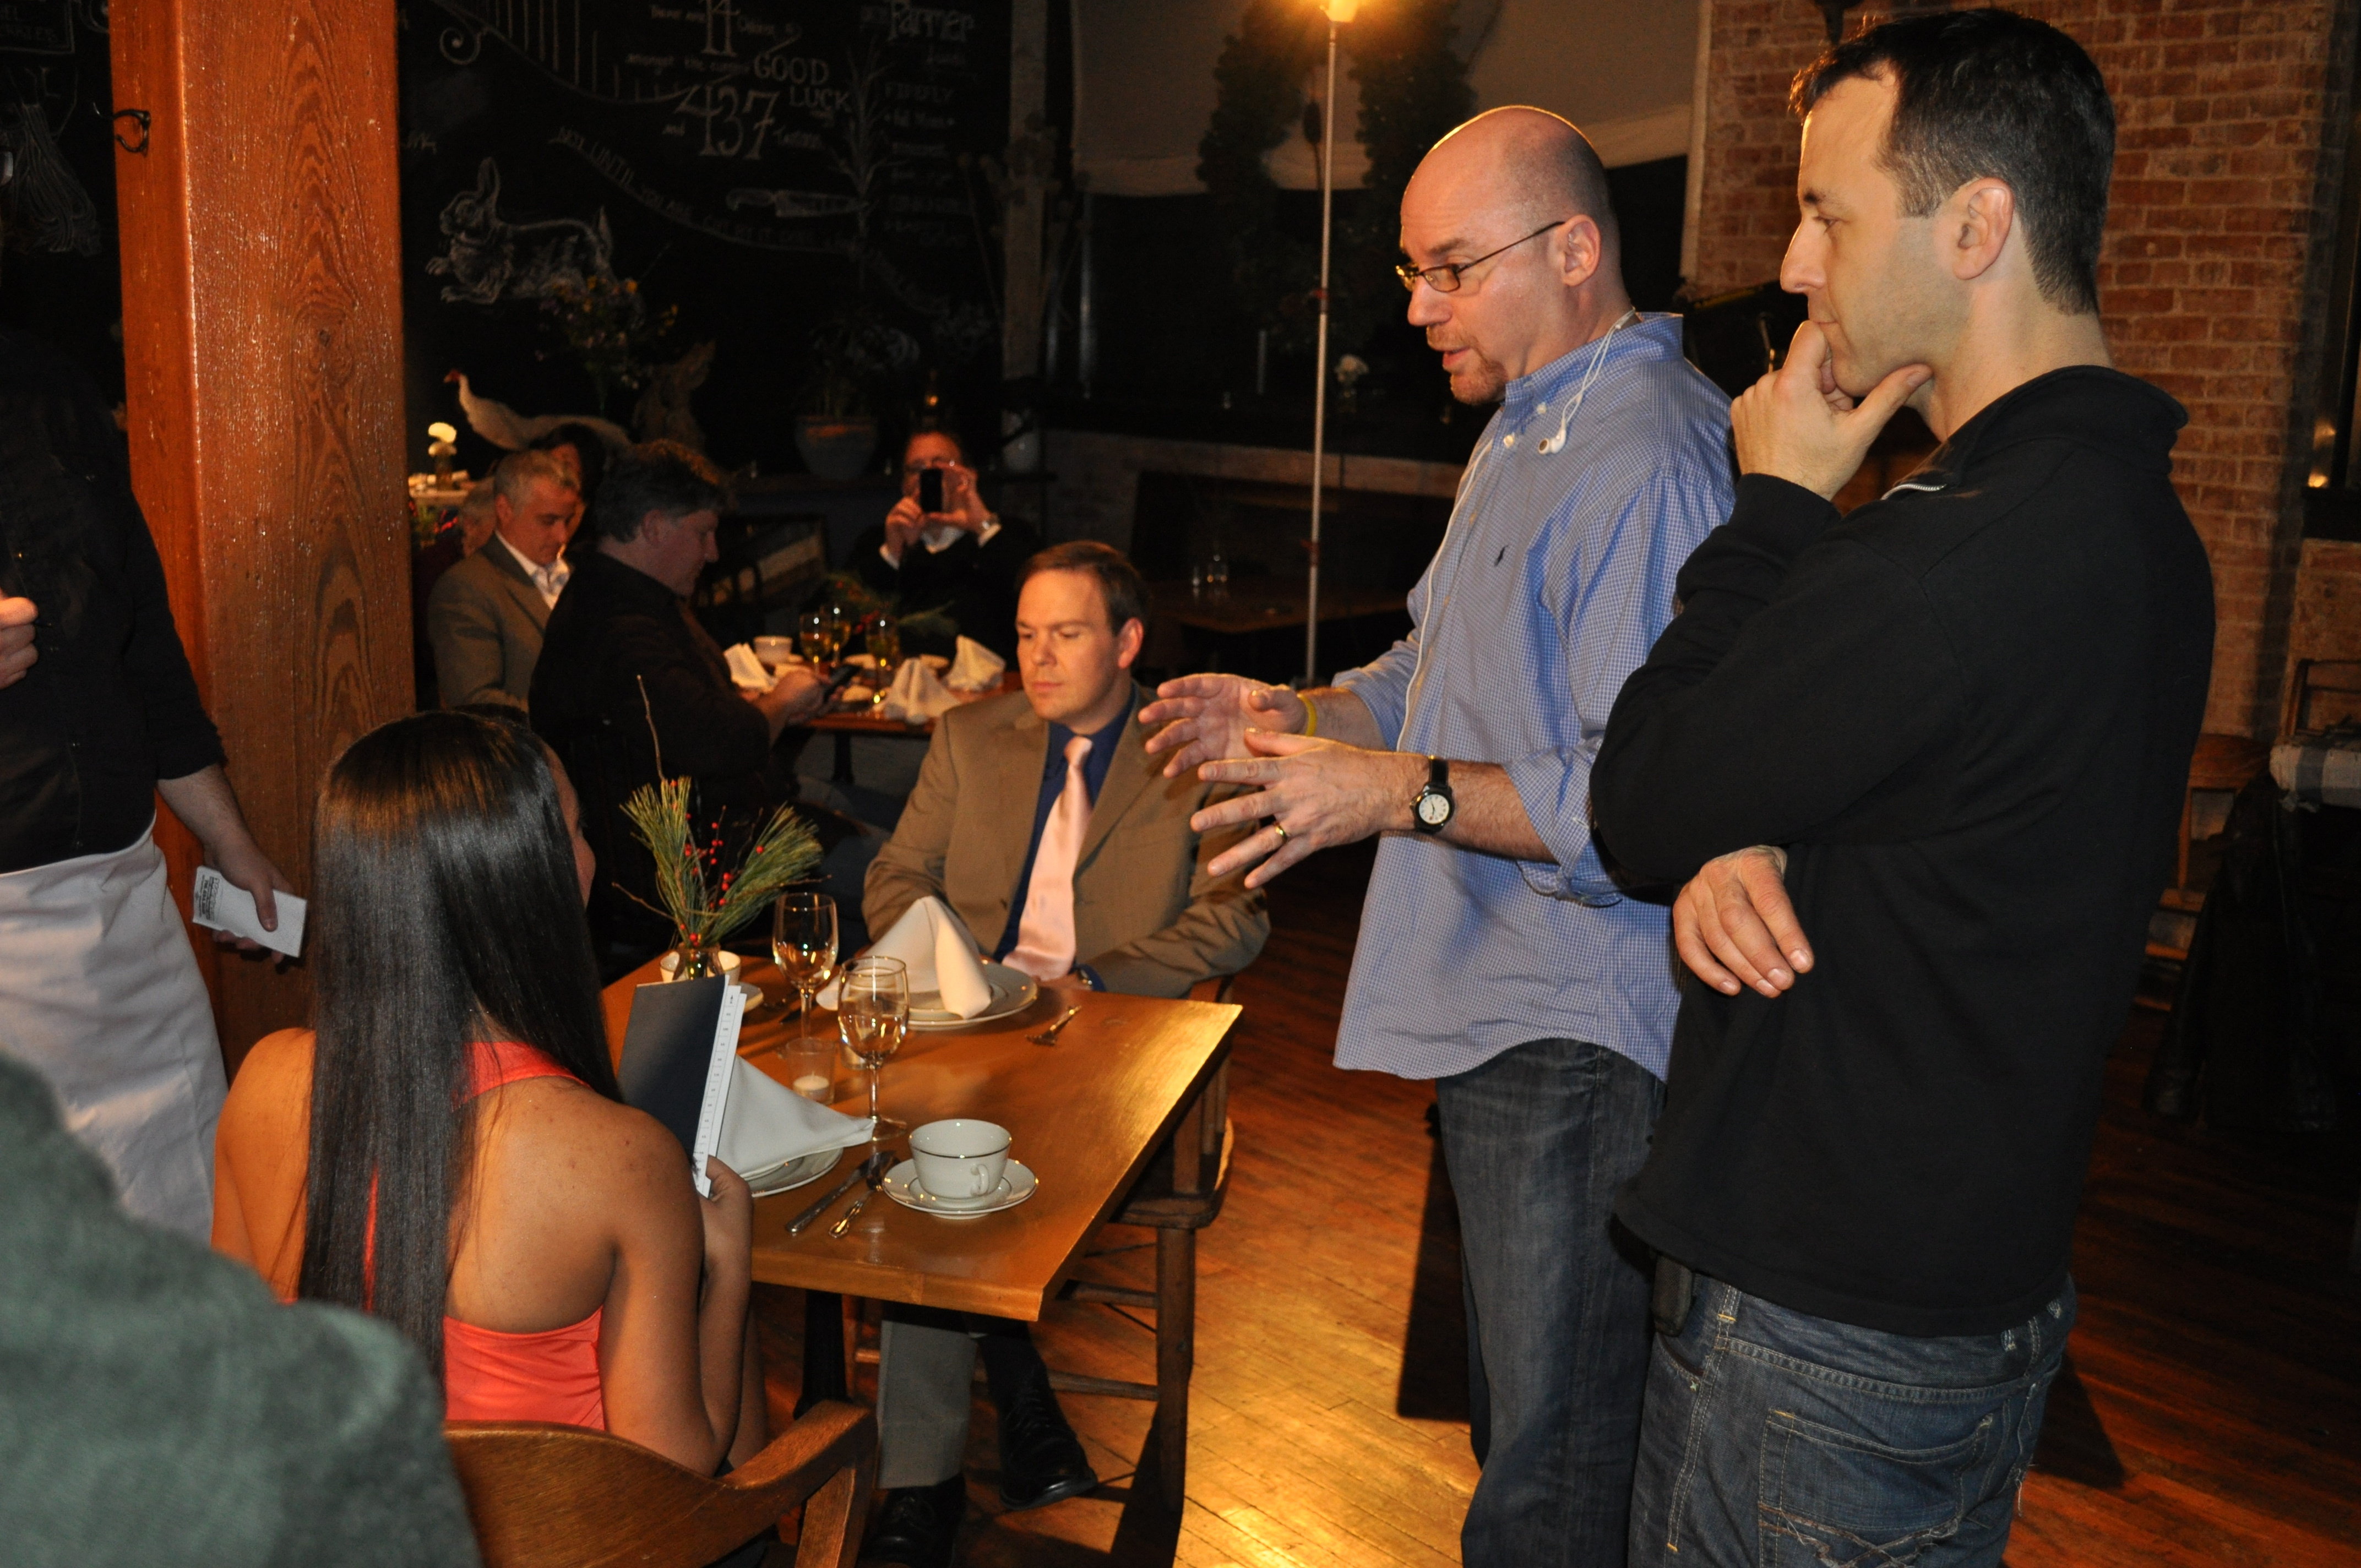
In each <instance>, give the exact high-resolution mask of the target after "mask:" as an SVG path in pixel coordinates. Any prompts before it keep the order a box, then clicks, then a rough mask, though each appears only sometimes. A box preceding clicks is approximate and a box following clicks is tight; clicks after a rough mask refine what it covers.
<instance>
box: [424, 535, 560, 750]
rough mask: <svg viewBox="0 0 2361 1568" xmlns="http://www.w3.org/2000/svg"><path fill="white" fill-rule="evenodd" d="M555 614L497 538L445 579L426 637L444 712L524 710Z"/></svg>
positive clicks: (429, 610)
mask: <svg viewBox="0 0 2361 1568" xmlns="http://www.w3.org/2000/svg"><path fill="white" fill-rule="evenodd" d="M549 610H550V607H549V606H548V605H546V604H544V603H543V602H542V598H541V590H540V589H539V588H537V587H533V578H532V577H531V576H529V575H528V574H527V573H526V571H525V569H524V567H523V565H521V564H520V563H519V562H518V560H517V558H516V554H515V552H513V551H511V549H509V547H508V546H507V544H506V543H503V542H502V541H501V539H500V536H499V535H498V534H494V535H493V536H492V537H491V538H489V539H487V540H486V541H484V547H483V548H482V549H480V550H478V551H477V552H476V553H475V554H473V555H470V556H468V557H467V559H466V560H464V561H462V562H460V563H459V564H458V565H456V566H454V567H452V568H451V569H450V570H449V571H447V572H445V573H444V574H443V576H441V577H440V578H438V579H437V580H436V581H435V584H434V592H433V593H431V594H429V595H428V596H427V598H426V638H427V641H429V642H430V643H431V644H432V645H433V646H434V685H435V688H436V690H437V691H439V692H440V693H441V695H442V699H443V706H444V707H459V706H461V705H462V704H465V703H470V702H497V703H505V704H507V705H508V706H509V707H524V706H525V700H526V698H527V697H528V696H530V695H531V694H532V691H533V665H534V664H536V663H539V662H540V660H541V634H542V630H543V628H544V627H546V626H547V625H548V624H549Z"/></svg>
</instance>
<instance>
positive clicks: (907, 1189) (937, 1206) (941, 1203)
mask: <svg viewBox="0 0 2361 1568" xmlns="http://www.w3.org/2000/svg"><path fill="white" fill-rule="evenodd" d="M1040 1187H1041V1179H1040V1178H1039V1177H1037V1176H1035V1175H1034V1174H1033V1172H1032V1171H1031V1170H1029V1169H1027V1168H1026V1166H1025V1165H1024V1163H1023V1162H1022V1161H1019V1160H1013V1159H1012V1160H1010V1161H1009V1162H1008V1170H1007V1174H1005V1175H1004V1176H1003V1177H1001V1179H1000V1188H999V1190H997V1191H995V1192H990V1193H987V1194H985V1195H984V1196H983V1197H982V1198H958V1199H954V1198H938V1197H936V1196H935V1195H934V1194H933V1193H931V1192H929V1191H928V1190H926V1189H925V1188H923V1187H921V1186H919V1185H918V1162H917V1160H914V1159H906V1160H904V1161H903V1162H902V1163H901V1164H899V1165H897V1166H895V1168H893V1169H891V1170H889V1171H887V1172H886V1173H885V1180H884V1189H885V1196H886V1197H888V1198H891V1199H892V1200H894V1201H895V1202H896V1203H899V1204H900V1205H902V1207H904V1208H905V1209H916V1210H917V1211H918V1212H920V1213H923V1214H941V1215H944V1216H946V1217H950V1216H953V1215H956V1216H958V1217H959V1218H960V1219H962V1220H964V1219H966V1218H967V1217H968V1216H969V1215H971V1214H996V1213H998V1212H1000V1211H1001V1210H1003V1209H1014V1208H1015V1207H1016V1205H1018V1204H1019V1203H1022V1202H1024V1201H1025V1200H1027V1198H1030V1197H1032V1196H1033V1194H1034V1193H1035V1192H1037V1191H1038V1190H1040Z"/></svg>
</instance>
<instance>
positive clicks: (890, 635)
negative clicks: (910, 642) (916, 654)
mask: <svg viewBox="0 0 2361 1568" xmlns="http://www.w3.org/2000/svg"><path fill="white" fill-rule="evenodd" d="M868 642H869V656H870V657H871V658H873V659H874V660H876V661H877V673H878V674H880V675H883V676H884V677H886V678H887V679H891V678H892V677H893V674H894V672H895V670H898V669H900V668H901V667H902V629H901V628H900V627H899V626H897V625H895V622H894V618H893V617H892V616H890V615H876V616H872V617H871V618H870V620H869V633H868Z"/></svg>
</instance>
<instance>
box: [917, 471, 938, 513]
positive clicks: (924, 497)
mask: <svg viewBox="0 0 2361 1568" xmlns="http://www.w3.org/2000/svg"><path fill="white" fill-rule="evenodd" d="M918 510H920V511H923V512H939V511H940V510H943V471H942V470H941V469H940V468H921V469H919V470H918Z"/></svg>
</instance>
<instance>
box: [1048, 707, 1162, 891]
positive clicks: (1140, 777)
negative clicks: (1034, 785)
mask: <svg viewBox="0 0 2361 1568" xmlns="http://www.w3.org/2000/svg"><path fill="white" fill-rule="evenodd" d="M1142 695H1143V694H1139V693H1134V694H1133V696H1132V703H1131V718H1129V719H1128V720H1127V721H1126V723H1125V724H1124V727H1123V733H1122V734H1121V735H1120V736H1118V737H1117V738H1116V740H1115V757H1114V760H1113V761H1111V762H1108V763H1107V771H1106V777H1105V779H1104V780H1103V781H1102V782H1101V783H1100V784H1099V797H1098V800H1097V801H1096V802H1095V803H1094V804H1093V806H1091V826H1090V830H1089V831H1088V832H1087V833H1085V834H1083V836H1082V854H1081V856H1080V858H1078V859H1077V860H1076V861H1075V862H1074V864H1075V867H1076V869H1078V870H1079V869H1080V868H1081V867H1083V866H1086V865H1088V864H1090V863H1091V857H1092V856H1093V854H1096V853H1097V852H1098V847H1099V844H1100V842H1101V841H1102V840H1104V839H1105V838H1106V836H1107V835H1108V834H1109V833H1111V832H1113V831H1114V830H1115V824H1116V823H1117V822H1119V821H1121V820H1122V819H1123V814H1124V813H1125V812H1126V811H1128V810H1130V809H1131V803H1132V802H1133V801H1135V800H1137V799H1138V798H1139V795H1140V792H1141V791H1142V790H1144V789H1146V788H1147V787H1148V784H1149V783H1150V782H1151V781H1153V780H1155V779H1156V778H1157V775H1158V773H1159V771H1160V770H1161V769H1162V767H1163V763H1162V762H1160V761H1159V759H1157V758H1154V757H1151V756H1149V755H1148V735H1147V732H1146V731H1145V730H1143V729H1140V727H1139V706H1140V699H1141V696H1142ZM1044 744H1045V745H1046V744H1047V742H1046V740H1045V741H1044ZM1044 755H1045V757H1046V752H1045V753H1044ZM1045 765H1046V764H1045Z"/></svg>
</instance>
